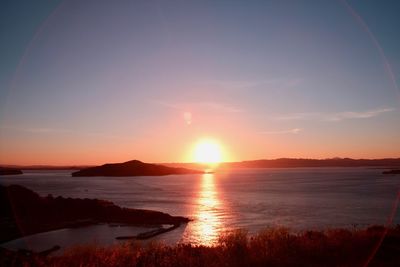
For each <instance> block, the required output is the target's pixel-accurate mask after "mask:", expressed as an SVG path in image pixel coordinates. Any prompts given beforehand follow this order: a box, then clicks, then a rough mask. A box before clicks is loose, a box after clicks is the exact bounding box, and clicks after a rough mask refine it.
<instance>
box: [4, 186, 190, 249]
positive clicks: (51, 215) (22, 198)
mask: <svg viewBox="0 0 400 267" xmlns="http://www.w3.org/2000/svg"><path fill="white" fill-rule="evenodd" d="M0 207H1V211H0V213H1V221H0V229H1V231H0V243H4V242H7V241H10V240H13V239H17V238H20V237H24V236H28V235H32V234H37V233H42V232H48V231H53V230H59V229H64V228H77V227H82V226H88V225H94V224H98V223H108V224H125V225H131V226H148V227H151V226H156V227H157V226H160V225H163V224H166V225H173V226H174V227H175V228H177V227H179V226H180V225H181V224H182V223H188V222H189V221H190V219H189V218H185V217H181V216H171V215H170V214H167V213H163V212H158V211H152V210H142V209H129V208H122V207H119V206H117V205H115V204H114V203H112V202H110V201H104V200H99V199H72V198H63V197H56V198H54V197H53V196H51V195H49V196H47V197H41V196H39V195H38V194H37V193H35V192H33V191H32V190H29V189H27V188H25V187H22V186H18V185H10V186H0ZM61 211H62V212H61ZM175 228H173V229H175ZM173 229H172V230H173ZM160 233H162V232H161V231H160Z"/></svg>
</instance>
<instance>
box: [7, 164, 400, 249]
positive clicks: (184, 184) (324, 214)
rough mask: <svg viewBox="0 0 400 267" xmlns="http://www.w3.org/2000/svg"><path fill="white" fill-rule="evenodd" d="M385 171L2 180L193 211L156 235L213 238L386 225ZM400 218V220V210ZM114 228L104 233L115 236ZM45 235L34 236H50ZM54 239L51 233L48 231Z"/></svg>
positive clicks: (42, 190)
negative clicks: (241, 231)
mask: <svg viewBox="0 0 400 267" xmlns="http://www.w3.org/2000/svg"><path fill="white" fill-rule="evenodd" d="M381 172H382V170H380V169H367V168H294V169H238V170H232V171H221V172H218V173H215V174H204V175H171V176H162V177H114V178H108V177H89V178H82V177H71V176H70V173H71V171H26V172H25V174H23V175H22V176H3V177H1V178H0V183H2V184H20V185H23V186H26V187H28V188H30V189H32V190H34V191H36V192H38V193H39V194H41V195H47V194H53V195H54V196H58V195H61V196H64V197H74V198H100V199H107V200H111V201H113V202H114V203H115V204H117V205H120V206H124V207H130V208H142V209H153V210H158V211H163V212H167V213H170V214H172V215H182V216H187V217H190V218H193V219H194V221H193V222H191V223H189V224H188V225H186V226H183V227H181V228H180V229H177V230H174V231H172V232H169V233H167V234H164V235H162V236H159V237H157V238H158V239H162V240H165V241H167V242H177V241H183V242H186V241H191V242H194V243H198V244H212V243H213V242H215V241H216V239H217V237H218V235H219V234H220V233H221V232H224V231H226V230H230V229H235V228H246V229H247V230H249V232H250V233H253V232H256V231H258V230H260V229H263V228H265V227H268V226H277V225H280V226H287V227H290V228H293V229H294V230H301V229H323V228H326V227H353V225H355V224H356V225H359V226H365V225H369V224H384V223H385V222H386V221H387V218H388V216H389V214H390V213H391V210H392V206H393V202H394V200H395V198H396V194H397V190H398V188H399V185H400V176H391V175H382V174H381ZM395 223H400V216H399V214H397V215H396V217H395ZM103 227H105V226H103ZM91 229H92V228H89V229H86V231H84V230H82V229H81V230H79V231H81V233H80V234H79V236H84V235H82V232H85V233H86V235H88V236H92V235H93V232H95V233H97V235H98V239H101V238H103V237H100V234H99V232H101V231H98V229H97V230H96V229H95V230H91ZM73 230H74V229H73ZM73 230H70V231H73ZM103 230H104V229H103ZM131 230H132V229H131ZM96 231H97V232H96ZM104 231H106V232H107V231H108V230H104ZM112 231H115V230H112ZM112 231H111V232H110V233H111V234H105V236H108V237H109V236H113V235H114V234H115V233H113V232H112ZM122 231H129V230H122ZM132 231H136V230H132ZM61 233H62V234H60V233H58V232H57V231H56V232H55V233H53V234H52V235H53V236H55V237H58V238H66V239H68V237H65V236H71V235H74V234H75V233H74V232H69V234H66V232H65V231H64V232H61ZM67 233H68V232H67ZM42 235H43V234H42ZM63 236H64V237H63ZM108 237H104V238H106V239H107V238H108ZM40 238H42V237H40V236H39V239H38V237H36V239H35V240H36V241H35V240H34V241H32V242H41V243H43V242H45V241H38V240H41V239H40ZM48 239H49V237H48V235H47V237H46V236H45V237H44V239H43V238H42V240H48ZM70 239H71V238H70ZM72 240H76V239H74V238H72ZM85 240H87V238H86V239H85ZM110 240H113V238H111V239H110ZM46 244H47V243H46Z"/></svg>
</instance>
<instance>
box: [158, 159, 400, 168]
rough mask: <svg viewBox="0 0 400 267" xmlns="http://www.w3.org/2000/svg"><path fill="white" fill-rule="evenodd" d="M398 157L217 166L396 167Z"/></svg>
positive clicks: (190, 165)
mask: <svg viewBox="0 0 400 267" xmlns="http://www.w3.org/2000/svg"><path fill="white" fill-rule="evenodd" d="M164 165H167V166H171V167H185V168H194V169H199V167H204V166H202V165H199V164H197V163H165V164H164ZM398 166H400V158H387V159H351V158H332V159H295V158H280V159H260V160H249V161H240V162H223V163H221V164H220V165H219V168H298V167H382V168H383V167H387V168H391V167H398Z"/></svg>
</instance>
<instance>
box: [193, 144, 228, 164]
mask: <svg viewBox="0 0 400 267" xmlns="http://www.w3.org/2000/svg"><path fill="white" fill-rule="evenodd" d="M194 160H195V162H197V163H206V164H216V163H220V162H221V161H222V153H221V146H220V145H219V144H218V142H216V141H214V140H211V139H203V140H200V141H199V142H198V143H197V144H196V146H195V149H194Z"/></svg>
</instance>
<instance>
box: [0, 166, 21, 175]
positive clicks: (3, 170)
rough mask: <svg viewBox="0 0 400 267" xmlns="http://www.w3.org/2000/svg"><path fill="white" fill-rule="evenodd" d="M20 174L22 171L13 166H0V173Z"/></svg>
mask: <svg viewBox="0 0 400 267" xmlns="http://www.w3.org/2000/svg"><path fill="white" fill-rule="evenodd" d="M16 174H22V171H21V170H19V169H14V168H5V167H0V175H16Z"/></svg>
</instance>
